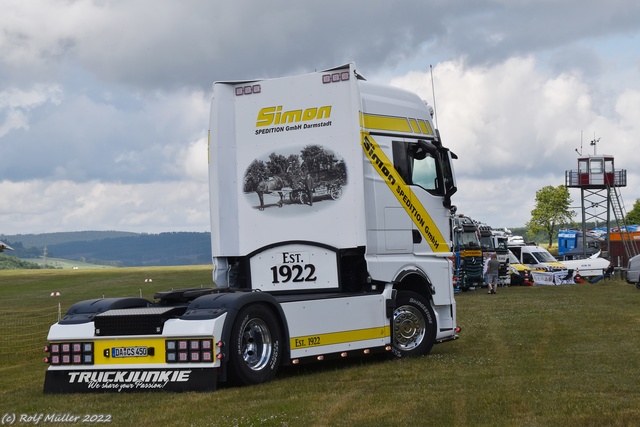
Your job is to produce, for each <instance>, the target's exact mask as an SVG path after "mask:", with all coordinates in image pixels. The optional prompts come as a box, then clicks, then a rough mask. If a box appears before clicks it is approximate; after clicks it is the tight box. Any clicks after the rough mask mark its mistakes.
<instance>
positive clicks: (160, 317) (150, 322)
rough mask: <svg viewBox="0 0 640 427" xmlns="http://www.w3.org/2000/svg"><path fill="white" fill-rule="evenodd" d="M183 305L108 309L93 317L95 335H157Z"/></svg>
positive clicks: (181, 310)
mask: <svg viewBox="0 0 640 427" xmlns="http://www.w3.org/2000/svg"><path fill="white" fill-rule="evenodd" d="M184 309H185V307H141V308H131V309H122V310H109V311H107V312H104V313H101V314H98V315H97V316H96V317H95V318H94V325H95V333H96V336H102V337H105V336H120V335H159V334H162V327H163V326H164V322H166V321H167V319H170V318H172V317H175V316H177V315H179V312H184Z"/></svg>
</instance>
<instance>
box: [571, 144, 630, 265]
mask: <svg viewBox="0 0 640 427" xmlns="http://www.w3.org/2000/svg"><path fill="white" fill-rule="evenodd" d="M596 142H597V141H592V142H591V145H593V146H594V147H595V143H596ZM576 151H577V150H576ZM594 153H595V148H594ZM578 154H580V153H579V152H578ZM565 185H566V186H567V187H568V188H579V189H580V199H581V201H582V235H583V236H586V223H587V222H595V223H597V224H606V229H607V245H608V247H607V250H608V251H609V253H611V217H610V212H613V217H614V220H615V224H616V226H617V229H618V231H619V232H620V240H622V243H623V246H624V251H625V253H626V256H627V259H629V258H630V257H632V256H634V255H637V247H636V245H635V244H634V243H633V240H632V237H631V235H630V233H629V232H628V230H627V224H626V223H625V217H626V216H627V215H626V212H625V210H624V204H623V202H622V196H621V195H620V190H619V188H621V187H626V186H627V171H626V170H625V169H617V170H616V169H615V167H614V159H613V156H611V155H608V154H603V155H597V154H593V155H586V156H582V155H581V156H580V157H579V158H578V169H577V170H568V171H566V172H565ZM583 255H585V256H586V239H583Z"/></svg>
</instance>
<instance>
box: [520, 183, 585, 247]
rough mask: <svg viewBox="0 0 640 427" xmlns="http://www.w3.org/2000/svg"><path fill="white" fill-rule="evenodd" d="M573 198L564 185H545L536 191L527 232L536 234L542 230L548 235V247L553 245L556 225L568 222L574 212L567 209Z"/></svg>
mask: <svg viewBox="0 0 640 427" xmlns="http://www.w3.org/2000/svg"><path fill="white" fill-rule="evenodd" d="M572 202H573V200H571V197H570V196H569V190H568V189H567V187H565V186H564V185H558V186H557V187H554V186H552V185H547V186H546V187H543V188H541V189H540V190H538V191H536V206H535V208H533V210H532V211H531V220H530V221H529V222H528V223H527V227H528V228H529V232H530V233H531V234H537V233H540V232H544V234H545V235H546V236H548V237H549V247H551V246H552V245H553V236H554V234H555V233H556V227H557V226H560V225H563V224H567V223H570V222H571V221H572V220H571V218H572V217H573V216H574V215H575V214H576V213H575V212H573V211H571V210H569V206H570V205H571V203H572Z"/></svg>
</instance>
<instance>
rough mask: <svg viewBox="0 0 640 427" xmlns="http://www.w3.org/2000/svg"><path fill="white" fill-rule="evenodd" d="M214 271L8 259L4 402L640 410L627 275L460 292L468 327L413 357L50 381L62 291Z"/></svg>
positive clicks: (576, 413)
mask: <svg viewBox="0 0 640 427" xmlns="http://www.w3.org/2000/svg"><path fill="white" fill-rule="evenodd" d="M146 278H152V279H153V282H145V281H144V280H145V279H146ZM210 284H211V272H210V267H206V266H205V267H166V268H123V269H100V270H91V271H82V270H54V271H51V270H41V271H38V270H34V271H1V272H0V327H1V328H2V330H3V334H2V337H1V338H0V416H3V415H4V414H7V413H15V414H17V415H18V416H19V415H20V414H34V413H43V414H53V413H56V414H64V413H71V414H78V415H81V414H110V415H111V417H112V419H113V422H112V425H136V426H160V425H179V426H183V425H184V426H187V425H194V426H202V425H209V426H234V425H237V426H257V425H266V426H352V425H358V426H381V425H384V426H406V425H418V426H420V425H433V426H447V425H451V426H454V425H455V426H460V425H473V426H476V425H480V426H599V425H603V426H604V425H606V426H610V425H613V426H631V425H639V424H640V383H639V378H640V376H639V374H640V358H639V357H638V349H639V348H640V333H639V332H638V330H639V329H640V310H638V307H639V306H640V291H638V290H637V289H636V288H635V287H634V286H631V285H628V284H626V283H624V282H622V281H620V280H618V281H606V282H600V283H598V284H582V285H564V286H535V287H514V288H501V289H500V290H499V292H498V294H497V295H487V293H486V292H484V291H472V292H466V293H462V294H458V295H456V299H457V303H458V323H459V324H460V326H462V328H463V330H462V332H461V334H460V337H461V338H460V340H458V341H454V342H449V343H445V344H439V345H436V346H435V347H434V349H433V351H432V352H431V354H430V355H429V356H426V357H422V358H417V359H412V360H387V359H383V358H371V359H359V360H350V361H348V362H347V363H338V362H331V363H325V364H316V365H306V366H300V367H295V368H293V367H289V368H283V369H281V371H280V373H279V374H278V377H277V379H276V380H275V381H273V382H271V383H268V384H263V385H260V386H253V387H244V388H221V389H220V390H218V391H216V392H211V393H140V394H126V395H125V394H75V395H44V394H43V393H42V385H43V380H44V372H45V369H46V366H45V365H44V363H42V357H43V352H42V350H41V348H42V346H43V345H44V343H45V341H46V333H47V329H48V326H49V324H50V323H53V322H55V320H56V318H57V304H58V302H59V303H60V305H61V307H62V312H63V313H64V311H65V310H66V309H67V308H68V307H69V306H70V305H71V304H72V303H73V302H76V301H78V300H81V299H86V298H95V297H101V296H103V295H104V296H138V295H140V294H142V295H143V296H144V297H147V298H151V297H152V296H153V293H154V292H156V291H158V290H165V289H170V288H181V287H197V286H201V285H202V286H209V285H210ZM52 291H58V292H60V293H61V296H60V297H57V298H52V297H50V296H49V295H50V293H51V292H52ZM36 314H38V315H36ZM25 343H26V344H25ZM17 425H20V424H17Z"/></svg>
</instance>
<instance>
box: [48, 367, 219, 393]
mask: <svg viewBox="0 0 640 427" xmlns="http://www.w3.org/2000/svg"><path fill="white" fill-rule="evenodd" d="M216 387H217V369H215V368H179V369H176V368H173V369H157V368H156V369H104V370H103V369H100V370H48V371H47V372H46V376H45V381H44V393H47V394H49V393H95V392H98V393H105V392H116V393H122V392H145V391H177V392H181V391H214V390H216Z"/></svg>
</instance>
